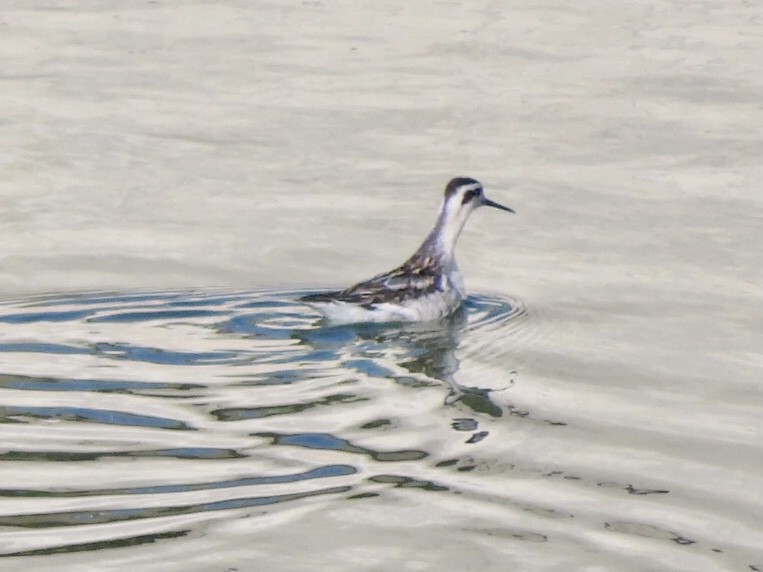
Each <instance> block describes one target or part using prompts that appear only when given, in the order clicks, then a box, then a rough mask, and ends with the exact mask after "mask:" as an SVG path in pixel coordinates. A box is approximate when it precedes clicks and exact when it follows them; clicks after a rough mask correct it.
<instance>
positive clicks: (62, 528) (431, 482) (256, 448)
mask: <svg viewBox="0 0 763 572" xmlns="http://www.w3.org/2000/svg"><path fill="white" fill-rule="evenodd" d="M299 294H302V293H301V292H299V293H298V292H215V291H211V292H161V293H139V294H108V293H100V294H88V295H69V296H46V297H37V298H33V299H22V300H16V301H10V302H6V303H3V304H1V305H0V364H1V365H0V391H1V392H2V400H1V401H0V442H2V443H3V449H2V451H0V461H3V462H2V463H0V498H2V503H0V527H2V531H1V532H0V555H4V556H8V557H11V556H12V557H17V558H18V557H42V556H46V555H53V554H56V555H57V557H61V556H62V555H63V554H70V555H71V554H77V553H79V554H90V553H97V554H100V552H101V551H105V550H107V549H108V550H111V549H116V548H122V549H126V548H129V547H131V546H137V545H141V546H142V545H145V544H152V545H156V546H161V547H164V548H162V550H167V551H172V550H173V548H172V547H173V546H175V544H174V543H178V542H182V540H183V539H184V538H188V539H190V538H192V537H194V535H197V534H199V533H200V531H202V530H206V527H207V526H208V525H209V524H210V523H212V522H216V523H218V525H221V526H222V524H223V523H225V524H229V525H232V524H233V523H239V522H242V519H243V521H246V522H250V521H249V520H248V519H250V518H255V520H257V521H258V522H262V523H266V524H261V525H259V528H257V532H255V531H253V530H250V529H245V530H246V531H245V532H243V533H241V534H243V537H242V540H241V543H242V544H241V545H248V543H249V538H250V537H254V536H256V537H257V538H260V539H262V538H265V537H266V536H267V535H268V534H275V533H276V531H278V530H281V527H282V526H283V523H284V522H290V523H291V524H289V527H295V526H299V524H298V523H305V524H304V526H307V527H309V530H310V534H319V533H320V531H321V530H322V529H323V528H324V527H326V526H328V525H326V524H325V521H322V520H318V521H317V523H316V521H315V518H317V517H315V516H310V515H315V514H320V515H321V518H322V519H326V518H330V515H336V514H343V513H344V512H346V511H349V513H350V516H348V517H346V518H349V519H350V520H352V521H357V520H358V519H359V518H360V519H361V520H362V518H361V517H359V515H358V514H357V513H356V512H354V511H356V510H357V509H355V508H353V507H355V506H356V503H359V502H360V503H367V507H368V508H367V510H368V511H369V512H368V513H367V514H374V515H378V518H379V519H380V521H379V523H376V524H368V523H366V529H368V530H370V531H371V534H372V535H373V536H374V537H375V536H376V535H377V534H379V535H383V534H385V533H388V532H389V530H388V529H387V528H386V523H387V522H388V521H389V520H390V519H394V518H396V514H397V512H396V511H398V510H399V506H398V507H397V508H395V504H394V499H395V498H396V495H404V498H405V499H406V500H405V503H406V506H409V507H411V509H421V510H423V513H417V515H418V516H417V517H416V518H421V514H428V515H429V514H431V515H436V516H432V517H431V518H432V519H433V521H432V522H439V523H441V525H442V526H446V531H441V533H442V534H455V535H457V537H458V538H459V539H470V542H475V543H477V545H479V543H481V542H484V541H485V539H486V538H488V539H493V540H494V541H495V542H499V546H501V547H503V548H502V550H503V549H505V550H507V551H508V553H510V554H512V555H514V556H513V557H517V556H516V555H517V554H522V553H523V550H528V549H527V548H526V547H527V546H535V545H538V544H542V545H553V546H554V547H555V549H557V550H560V551H561V552H565V553H567V552H569V551H575V550H578V547H581V546H582V547H583V548H581V550H584V551H585V550H587V548H585V547H586V546H587V544H586V543H588V542H591V541H590V540H586V539H587V538H589V537H591V536H593V537H595V538H597V539H600V540H596V541H595V542H594V544H595V545H596V547H597V550H599V551H602V553H609V552H610V551H613V550H614V547H617V546H620V542H621V540H620V539H622V538H627V539H629V541H630V542H635V543H639V542H641V543H646V544H644V545H643V549H644V550H649V551H652V553H654V554H655V555H659V557H660V558H663V557H664V558H667V559H672V560H673V561H674V562H678V563H681V562H685V561H688V560H686V559H687V558H689V559H690V560H691V561H692V562H695V561H703V562H704V560H703V559H707V558H709V557H716V556H717V555H720V554H726V552H733V547H731V548H729V547H727V546H726V545H725V544H724V542H723V541H722V535H721V536H719V538H718V539H716V538H715V536H714V534H713V533H706V532H703V531H702V530H698V529H697V528H696V527H694V526H692V525H691V524H690V523H687V522H685V521H681V520H680V519H675V518H674V515H675V514H676V507H677V506H679V507H680V506H681V503H682V502H684V500H685V499H686V498H687V495H688V498H691V492H687V491H686V490H683V492H682V493H677V492H676V487H677V482H676V480H675V478H674V477H670V476H665V477H663V478H660V475H659V474H656V473H655V472H654V471H652V470H651V469H650V467H652V466H662V465H661V463H662V462H663V460H664V459H667V461H668V462H670V463H672V464H673V465H675V463H674V461H673V458H672V455H674V450H675V447H674V446H673V445H671V443H672V442H673V441H674V440H675V437H674V435H673V434H672V433H671V432H670V431H665V432H663V433H659V432H658V430H657V429H655V430H652V431H651V433H650V432H649V431H650V429H645V428H643V427H636V426H633V427H626V428H625V429H627V431H624V435H625V436H624V437H623V438H622V439H620V440H619V441H615V442H610V440H611V439H612V435H613V434H615V433H614V432H613V429H612V427H615V429H616V428H617V426H616V424H612V423H610V424H609V428H608V430H607V431H604V432H602V430H601V425H598V424H597V423H598V420H597V416H596V415H595V414H592V413H590V412H584V414H582V415H576V414H575V413H574V411H573V410H574V408H563V407H559V405H560V404H563V403H565V402H566V401H569V400H570V399H572V400H574V395H575V394H574V393H572V395H573V397H572V398H570V397H569V394H567V393H565V392H568V391H579V390H580V388H583V389H585V383H582V382H578V385H579V386H580V387H574V388H571V385H570V384H568V383H565V382H566V380H565V379H562V378H560V379H547V380H544V383H543V384H542V386H539V387H541V389H539V390H535V391H536V393H535V394H534V393H533V391H534V390H533V383H531V382H529V381H528V380H527V379H524V378H522V377H521V373H522V370H523V365H522V363H521V362H520V361H519V360H518V358H516V357H515V356H517V355H518V352H517V348H523V349H522V351H524V352H525V353H527V347H526V346H528V345H530V346H532V345H533V344H534V341H533V340H534V338H533V336H535V335H537V332H538V328H537V324H536V323H535V322H536V321H537V320H536V318H537V316H536V315H535V314H534V313H533V312H531V311H530V310H529V308H527V307H526V305H525V304H523V303H522V302H521V301H519V300H514V299H508V298H500V297H496V296H484V295H480V296H474V297H471V298H470V299H469V300H468V302H467V303H466V304H465V307H464V308H463V309H462V311H460V312H459V313H458V314H456V315H455V316H453V317H452V318H450V319H448V320H444V321H441V322H438V323H427V324H404V325H399V324H398V325H386V326H384V325H379V324H373V325H352V326H341V327H329V326H326V325H325V324H324V323H323V322H322V321H321V320H320V318H319V317H318V316H317V315H316V314H314V313H313V312H312V310H310V309H308V308H306V307H303V306H301V305H299V304H298V303H296V302H295V301H294V300H295V299H296V298H297V296H298V295H299ZM570 378H571V379H572V377H570ZM520 387H521V388H522V389H523V392H518V391H517V390H518V389H520ZM548 388H551V389H548ZM549 390H550V391H555V392H556V395H555V396H554V398H553V399H550V400H546V393H545V392H546V391H549ZM598 390H599V391H601V390H602V388H599V389H598ZM546 401H549V402H550V403H552V404H553V407H548V406H547V405H546V404H545V402H546ZM605 407H606V403H605ZM599 415H601V414H599ZM645 443H647V444H648V445H646V446H645V445H644V444H645ZM655 443H659V446H656V445H655ZM666 444H667V445H666ZM613 458H616V459H618V464H617V465H616V466H612V463H611V459H613ZM693 470H694V471H696V470H697V468H696V467H695V468H694V469H693ZM431 494H436V495H438V496H437V500H436V501H434V502H433V501H432V499H431V498H430V497H429V496H428V495H431ZM348 503H355V504H348ZM376 503H379V504H376ZM676 503H677V504H676ZM432 511H435V512H432ZM362 514H364V515H365V514H366V513H365V512H363V513H362ZM269 518H274V519H275V520H272V521H270V520H268V519H269ZM427 518H429V517H427ZM311 519H313V520H311ZM340 520H341V522H340V523H335V524H334V526H339V527H341V526H344V525H345V524H346V521H345V518H342V517H340ZM310 523H312V524H310ZM445 523H447V525H446V524H445ZM239 526H240V525H239ZM328 527H329V528H331V526H328ZM288 530H291V528H288ZM398 530H402V529H398V528H396V529H395V531H398ZM714 530H716V529H715V528H714ZM385 531H386V532H385ZM287 534H288V532H287ZM263 535H264V536H263ZM300 536H301V537H303V538H304V535H300ZM204 538H205V539H206V540H204V541H201V542H202V543H201V544H200V545H199V550H202V551H204V552H210V551H211V552H214V551H215V550H216V549H215V548H213V547H212V546H213V545H212V544H206V545H205V544H204V542H207V543H212V538H215V537H214V536H205V537H204ZM224 538H228V535H224ZM332 538H333V537H331V536H329V537H325V538H323V540H322V542H323V543H324V544H325V546H327V547H329V546H331V539H332ZM196 542H199V538H195V539H194V543H196ZM517 543H519V544H517ZM655 543H656V544H655ZM522 547H525V548H522ZM672 547H681V549H682V550H691V551H692V552H690V553H688V554H687V553H685V552H680V553H675V552H673V551H672ZM142 549H143V550H145V547H143V548H142ZM327 550H329V549H328V548H327ZM533 550H535V549H533ZM748 552H749V551H747V552H745V549H743V550H741V551H740V554H742V555H745V554H747V553H748ZM223 553H224V552H223ZM526 557H527V558H531V557H532V555H531V554H526ZM655 557H656V556H655ZM736 558H737V561H738V559H739V558H744V556H737V557H736ZM35 562H37V561H35ZM676 569H681V568H680V566H678V567H676ZM751 569H753V568H751Z"/></svg>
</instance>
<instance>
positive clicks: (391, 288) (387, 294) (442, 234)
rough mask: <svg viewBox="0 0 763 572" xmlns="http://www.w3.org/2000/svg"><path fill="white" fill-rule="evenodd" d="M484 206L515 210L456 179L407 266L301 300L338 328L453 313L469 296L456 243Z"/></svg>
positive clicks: (477, 186)
mask: <svg viewBox="0 0 763 572" xmlns="http://www.w3.org/2000/svg"><path fill="white" fill-rule="evenodd" d="M480 206H491V207H495V208H498V209H502V210H505V211H508V212H512V213H513V212H514V211H513V210H512V209H510V208H508V207H504V206H502V205H499V204H498V203H494V202H493V201H491V200H489V199H487V198H485V196H484V194H483V192H482V185H481V184H480V183H479V182H478V181H476V180H474V179H470V178H467V177H458V178H455V179H453V180H451V181H450V182H449V183H448V185H447V187H446V188H445V198H444V199H443V202H442V206H441V207H440V212H439V214H438V216H437V222H436V223H435V226H434V228H433V229H432V230H431V231H430V233H429V234H428V235H427V237H426V239H424V242H423V243H422V244H421V246H420V247H419V249H418V250H417V251H416V252H415V253H414V254H413V256H411V257H410V258H409V259H408V260H407V261H406V262H405V263H404V264H403V265H402V266H400V267H398V268H396V269H394V270H392V271H390V272H386V273H384V274H379V275H378V276H374V277H373V278H371V279H369V280H366V281H364V282H360V283H358V284H355V285H354V286H350V287H349V288H345V289H344V290H340V291H336V292H326V293H322V294H310V295H308V296H303V297H302V298H300V300H301V301H303V302H305V303H306V304H309V305H310V306H312V307H314V308H315V309H316V310H318V311H319V312H321V314H323V315H324V316H325V317H326V318H327V319H328V320H329V321H330V322H332V323H335V324H342V323H345V324H346V323H357V322H417V321H427V320H435V319H439V318H444V317H445V316H448V315H450V314H452V313H453V312H454V311H455V310H456V309H457V308H458V307H459V306H460V304H461V302H462V301H463V299H464V297H465V295H466V294H465V290H464V283H463V279H462V277H461V273H460V272H459V270H458V265H457V264H456V260H455V257H454V249H455V246H456V241H457V239H458V236H459V234H460V233H461V229H462V228H463V226H464V224H465V223H466V220H467V218H468V217H469V214H471V212H472V211H473V210H474V209H476V208H477V207H480Z"/></svg>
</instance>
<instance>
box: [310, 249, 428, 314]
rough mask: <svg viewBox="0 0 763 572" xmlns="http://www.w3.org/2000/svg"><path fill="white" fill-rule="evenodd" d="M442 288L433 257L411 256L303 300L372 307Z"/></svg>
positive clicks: (423, 294) (397, 301) (415, 296)
mask: <svg viewBox="0 0 763 572" xmlns="http://www.w3.org/2000/svg"><path fill="white" fill-rule="evenodd" d="M439 289H442V274H441V268H440V265H439V264H438V263H437V261H436V260H435V259H433V258H430V257H426V258H418V259H414V258H412V259H411V260H409V261H408V262H406V263H405V264H403V265H402V266H400V267H399V268H396V269H395V270H392V271H391V272H387V273H385V274H379V275H378V276H374V277H373V278H371V279H370V280H366V281H364V282H360V283H358V284H355V285H354V286H350V287H349V288H346V289H344V290H341V291H339V292H326V293H323V294H312V295H310V296H305V297H304V298H302V300H304V301H305V302H347V303H349V304H357V305H359V306H373V305H375V304H381V303H385V302H390V303H399V302H402V301H403V300H406V299H408V298H417V297H419V296H425V295H426V294H430V293H432V292H434V291H436V290H439Z"/></svg>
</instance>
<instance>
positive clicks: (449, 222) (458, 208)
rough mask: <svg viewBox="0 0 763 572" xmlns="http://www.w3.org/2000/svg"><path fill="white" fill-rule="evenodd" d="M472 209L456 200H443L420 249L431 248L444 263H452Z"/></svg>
mask: <svg viewBox="0 0 763 572" xmlns="http://www.w3.org/2000/svg"><path fill="white" fill-rule="evenodd" d="M472 210H474V207H471V206H467V205H462V204H461V203H460V202H459V201H458V200H450V201H448V200H445V201H443V204H442V206H441V207H440V213H439V214H438V215H437V222H436V223H435V225H434V228H432V230H431V231H430V232H429V234H428V235H427V237H426V239H425V240H424V243H423V244H422V245H421V248H422V249H423V248H431V249H433V250H434V251H435V252H436V253H437V255H438V256H440V257H441V258H442V259H443V260H444V261H452V260H453V257H454V251H455V249H456V241H457V240H458V237H459V235H460V234H461V230H463V228H464V225H465V224H466V219H468V218H469V215H470V214H471V212H472Z"/></svg>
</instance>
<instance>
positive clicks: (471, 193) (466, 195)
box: [461, 189, 480, 205]
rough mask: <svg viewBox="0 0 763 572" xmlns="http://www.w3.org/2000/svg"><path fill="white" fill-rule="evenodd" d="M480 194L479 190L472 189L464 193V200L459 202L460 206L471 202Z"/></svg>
mask: <svg viewBox="0 0 763 572" xmlns="http://www.w3.org/2000/svg"><path fill="white" fill-rule="evenodd" d="M479 194H480V191H479V189H472V190H471V191H466V192H465V193H464V198H463V199H462V200H461V204H462V205H465V204H466V203H468V202H469V201H470V200H472V199H473V198H474V197H476V196H477V195H479Z"/></svg>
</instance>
